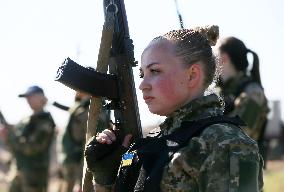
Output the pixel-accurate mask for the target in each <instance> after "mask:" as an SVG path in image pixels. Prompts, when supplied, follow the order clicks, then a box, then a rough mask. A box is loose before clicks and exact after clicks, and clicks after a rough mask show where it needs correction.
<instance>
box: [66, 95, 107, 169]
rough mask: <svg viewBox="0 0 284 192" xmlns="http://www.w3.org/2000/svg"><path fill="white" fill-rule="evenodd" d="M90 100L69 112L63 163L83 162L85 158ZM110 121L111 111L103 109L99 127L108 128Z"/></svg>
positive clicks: (83, 101) (82, 102)
mask: <svg viewBox="0 0 284 192" xmlns="http://www.w3.org/2000/svg"><path fill="white" fill-rule="evenodd" d="M89 104H90V100H89V99H87V100H82V101H81V102H77V103H76V104H75V105H74V106H73V107H72V108H71V109H70V110H69V111H70V118H69V121H68V124H67V127H66V129H65V132H64V134H63V138H62V146H63V153H64V154H63V156H64V157H63V163H67V164H68V163H70V162H77V163H79V162H81V161H82V158H83V152H84V146H85V138H86V135H85V134H86V128H87V120H88V109H89ZM109 121H110V114H109V110H107V109H106V108H105V107H103V108H102V110H101V114H100V116H99V120H98V127H102V128H100V129H106V128H108V122H109Z"/></svg>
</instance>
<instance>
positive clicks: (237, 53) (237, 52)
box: [217, 37, 269, 159]
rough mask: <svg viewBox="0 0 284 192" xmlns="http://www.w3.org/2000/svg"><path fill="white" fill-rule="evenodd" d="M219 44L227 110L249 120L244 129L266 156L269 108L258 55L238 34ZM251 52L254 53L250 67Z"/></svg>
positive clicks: (246, 120)
mask: <svg viewBox="0 0 284 192" xmlns="http://www.w3.org/2000/svg"><path fill="white" fill-rule="evenodd" d="M217 45H218V46H217V48H218V50H219V55H220V63H221V66H222V73H221V81H220V82H221V83H220V84H221V86H220V87H221V93H222V95H223V96H224V100H225V111H224V113H225V114H229V115H238V116H240V117H241V118H242V119H243V120H244V121H245V122H246V123H247V125H248V126H247V127H246V128H245V130H244V131H245V132H246V133H247V134H248V135H249V136H250V137H251V138H253V139H254V140H256V141H257V142H258V145H259V149H260V152H261V154H262V156H263V157H264V159H265V156H266V155H265V150H264V146H265V143H264V138H263V137H264V131H265V126H266V121H267V114H268V112H269V109H268V106H267V99H266V97H265V95H264V90H263V87H262V84H261V79H260V74H259V59H258V56H257V54H256V53H255V52H253V51H252V50H250V49H247V47H246V46H245V44H244V43H243V42H242V41H241V40H239V39H237V38H235V37H227V38H224V39H221V40H219V42H218V44H217ZM248 53H251V54H252V56H253V63H252V67H251V70H249V62H248V59H247V55H248Z"/></svg>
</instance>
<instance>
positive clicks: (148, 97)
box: [143, 96, 154, 103]
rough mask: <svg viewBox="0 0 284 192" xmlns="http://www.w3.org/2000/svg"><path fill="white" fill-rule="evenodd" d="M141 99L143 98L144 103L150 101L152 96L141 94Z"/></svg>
mask: <svg viewBox="0 0 284 192" xmlns="http://www.w3.org/2000/svg"><path fill="white" fill-rule="evenodd" d="M143 99H144V101H145V103H148V102H150V101H151V100H153V99H154V97H151V96H143Z"/></svg>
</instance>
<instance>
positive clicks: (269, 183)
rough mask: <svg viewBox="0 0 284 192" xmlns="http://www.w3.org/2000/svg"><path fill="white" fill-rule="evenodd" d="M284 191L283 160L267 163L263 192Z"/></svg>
mask: <svg viewBox="0 0 284 192" xmlns="http://www.w3.org/2000/svg"><path fill="white" fill-rule="evenodd" d="M283 191H284V160H281V161H269V162H268V164H267V170H265V172H264V192H283Z"/></svg>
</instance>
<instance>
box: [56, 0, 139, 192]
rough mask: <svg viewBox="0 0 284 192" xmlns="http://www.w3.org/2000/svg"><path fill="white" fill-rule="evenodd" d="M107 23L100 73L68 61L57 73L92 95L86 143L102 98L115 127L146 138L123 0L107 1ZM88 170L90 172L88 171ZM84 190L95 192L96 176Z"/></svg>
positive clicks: (87, 177)
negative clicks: (143, 133) (143, 135)
mask: <svg viewBox="0 0 284 192" xmlns="http://www.w3.org/2000/svg"><path fill="white" fill-rule="evenodd" d="M104 13H105V23H104V26H103V31H102V38H101V44H100V50H99V55H98V61H97V67H96V70H92V69H89V68H85V67H82V66H80V65H79V64H77V63H76V62H74V61H72V60H71V59H70V58H67V59H66V60H65V61H64V63H63V64H62V66H61V67H60V68H59V69H58V71H57V77H56V80H57V81H59V82H61V83H63V84H64V85H66V86H68V87H70V88H72V89H74V90H79V91H83V92H87V93H89V94H90V95H92V96H93V97H92V99H91V104H90V109H89V119H88V126H87V134H86V141H88V140H89V138H91V137H92V136H94V135H95V134H96V133H97V132H98V131H101V130H97V129H96V125H97V118H98V115H99V113H100V108H101V103H102V100H101V99H102V97H103V98H104V99H105V98H106V99H108V100H110V101H111V102H110V104H109V107H110V109H111V110H113V111H114V117H115V122H114V123H115V125H116V127H117V128H118V129H119V130H120V135H122V136H124V135H126V134H129V133H131V134H132V135H133V138H134V139H135V138H139V137H142V131H141V124H140V117H139V109H138V104H137V98H136V92H135V90H136V89H135V83H134V77H133V71H132V67H135V66H137V62H136V61H135V58H134V46H133V41H132V40H131V39H130V36H129V29H128V23H127V18H126V12H125V6H124V1H123V0H104ZM84 171H86V170H85V169H84ZM84 176H85V178H83V191H84V192H85V191H92V189H91V188H92V185H91V184H92V176H91V175H90V172H88V171H87V172H86V173H85V174H84Z"/></svg>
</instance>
